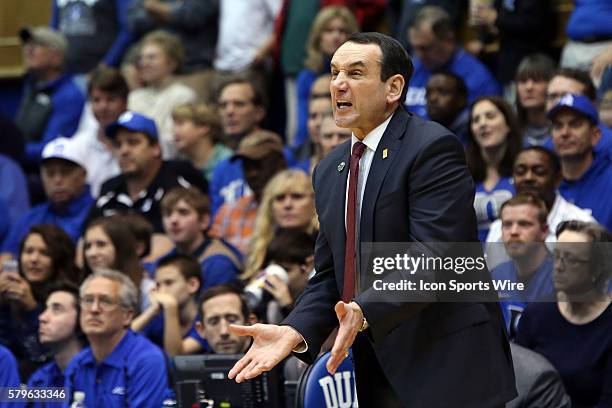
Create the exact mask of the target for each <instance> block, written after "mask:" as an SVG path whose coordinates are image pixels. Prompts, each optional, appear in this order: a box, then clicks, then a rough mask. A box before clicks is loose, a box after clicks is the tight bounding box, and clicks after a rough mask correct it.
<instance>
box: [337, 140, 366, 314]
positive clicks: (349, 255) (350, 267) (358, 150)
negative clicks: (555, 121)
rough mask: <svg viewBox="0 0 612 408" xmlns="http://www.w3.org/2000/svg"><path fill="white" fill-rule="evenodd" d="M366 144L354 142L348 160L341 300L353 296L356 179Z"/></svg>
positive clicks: (346, 300) (347, 300)
mask: <svg viewBox="0 0 612 408" xmlns="http://www.w3.org/2000/svg"><path fill="white" fill-rule="evenodd" d="M365 149H366V145H365V144H363V143H361V142H356V143H355V144H354V145H353V154H352V155H351V160H350V166H349V167H350V171H349V188H348V199H347V200H348V202H347V205H346V245H345V247H344V287H343V289H342V301H343V302H350V301H351V300H353V297H354V296H355V275H356V273H355V269H356V267H355V266H356V265H355V262H356V253H355V245H356V243H357V242H356V241H357V238H356V237H355V221H356V219H355V215H356V214H355V213H356V211H357V209H356V204H357V181H358V178H359V159H361V156H362V155H363V152H364V151H365Z"/></svg>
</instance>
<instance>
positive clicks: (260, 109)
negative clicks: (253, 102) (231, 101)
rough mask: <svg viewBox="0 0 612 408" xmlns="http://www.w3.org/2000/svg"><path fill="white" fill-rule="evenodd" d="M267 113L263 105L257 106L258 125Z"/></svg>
mask: <svg viewBox="0 0 612 408" xmlns="http://www.w3.org/2000/svg"><path fill="white" fill-rule="evenodd" d="M266 114H267V112H266V108H264V107H263V106H256V107H255V118H256V119H257V120H256V122H257V125H258V126H259V124H260V123H261V122H263V120H264V118H265V117H266Z"/></svg>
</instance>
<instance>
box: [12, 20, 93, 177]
mask: <svg viewBox="0 0 612 408" xmlns="http://www.w3.org/2000/svg"><path fill="white" fill-rule="evenodd" d="M19 35H20V37H21V40H22V41H23V43H24V46H23V47H24V61H25V68H26V71H27V73H28V75H27V77H26V80H25V85H24V91H23V96H22V100H21V105H20V107H19V111H18V112H17V116H16V118H15V122H16V123H17V127H18V128H19V130H21V132H22V133H23V136H24V138H25V140H26V146H25V152H24V160H25V162H26V163H27V164H28V165H30V166H33V168H36V166H38V163H39V162H40V154H41V152H42V150H43V147H44V146H45V145H46V144H47V143H49V142H50V141H51V140H53V139H55V138H56V137H58V136H64V137H71V136H72V135H73V133H74V132H75V131H76V130H77V126H78V124H79V119H80V117H81V112H82V110H83V105H84V104H85V95H84V94H83V92H82V91H81V90H80V89H79V88H78V87H77V85H76V84H75V83H74V81H73V79H72V76H71V75H69V74H67V73H66V72H64V61H65V56H66V54H67V52H68V42H67V41H66V38H65V37H64V36H63V35H62V34H60V33H59V32H57V31H55V30H53V29H51V28H49V27H36V28H34V29H29V28H24V29H22V30H21V31H20V33H19Z"/></svg>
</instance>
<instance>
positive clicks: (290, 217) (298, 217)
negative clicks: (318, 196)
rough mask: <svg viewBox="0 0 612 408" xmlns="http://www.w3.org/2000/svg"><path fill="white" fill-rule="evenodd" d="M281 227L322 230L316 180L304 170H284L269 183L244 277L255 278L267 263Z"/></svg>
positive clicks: (313, 230) (264, 194)
mask: <svg viewBox="0 0 612 408" xmlns="http://www.w3.org/2000/svg"><path fill="white" fill-rule="evenodd" d="M278 228H294V229H301V230H303V231H306V232H307V233H309V234H314V233H315V232H316V231H318V229H319V221H318V219H317V216H316V213H315V205H314V191H313V189H312V183H311V181H310V177H309V176H308V175H307V174H306V173H304V172H303V171H301V170H284V171H282V172H280V173H278V174H277V175H276V176H274V177H273V178H272V180H270V182H269V183H268V185H267V186H266V188H265V190H264V193H263V198H262V200H261V205H260V207H259V212H258V213H257V219H256V220H255V227H254V230H253V239H252V240H251V248H250V251H249V256H248V259H247V263H246V268H245V271H244V274H243V275H242V276H241V278H242V279H244V280H249V279H251V278H252V277H253V276H255V275H256V274H257V273H258V272H259V271H260V269H261V268H262V267H263V266H264V260H265V257H266V251H267V249H268V245H269V244H270V242H271V241H272V238H273V237H274V235H275V233H276V230H277V229H278Z"/></svg>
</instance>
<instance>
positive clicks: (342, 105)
mask: <svg viewBox="0 0 612 408" xmlns="http://www.w3.org/2000/svg"><path fill="white" fill-rule="evenodd" d="M351 106H353V104H352V103H350V102H345V101H337V102H336V108H338V109H348V108H350V107H351Z"/></svg>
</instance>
